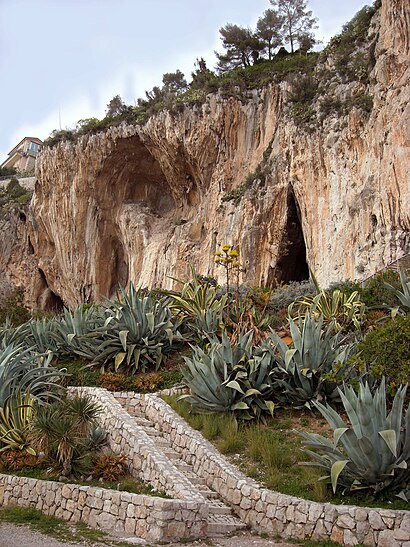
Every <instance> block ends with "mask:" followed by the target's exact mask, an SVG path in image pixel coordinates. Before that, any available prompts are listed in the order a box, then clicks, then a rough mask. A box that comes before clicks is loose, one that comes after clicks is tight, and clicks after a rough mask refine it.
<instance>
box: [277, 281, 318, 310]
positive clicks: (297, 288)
mask: <svg viewBox="0 0 410 547" xmlns="http://www.w3.org/2000/svg"><path fill="white" fill-rule="evenodd" d="M313 294H316V288H315V285H314V283H313V281H312V280H310V279H309V280H306V281H291V282H290V283H289V285H285V286H283V287H278V288H277V289H275V292H274V293H273V294H272V296H271V298H270V302H269V305H268V309H269V311H272V312H278V311H280V310H282V309H284V308H286V309H287V308H288V306H289V304H291V303H292V302H293V301H294V300H296V298H299V297H301V296H309V295H313Z"/></svg>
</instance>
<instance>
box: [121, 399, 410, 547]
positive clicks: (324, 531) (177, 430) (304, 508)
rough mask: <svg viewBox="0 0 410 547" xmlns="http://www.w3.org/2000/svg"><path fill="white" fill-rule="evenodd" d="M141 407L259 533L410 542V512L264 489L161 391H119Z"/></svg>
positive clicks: (383, 546) (398, 546) (401, 546)
mask: <svg viewBox="0 0 410 547" xmlns="http://www.w3.org/2000/svg"><path fill="white" fill-rule="evenodd" d="M115 396H116V397H117V398H119V399H122V400H123V401H124V402H126V403H127V404H128V405H130V407H131V408H132V406H133V405H134V406H136V407H138V406H139V407H141V408H143V409H144V410H145V413H146V416H147V418H149V419H150V420H151V421H153V422H154V423H156V424H158V427H160V428H161V430H162V431H163V433H164V435H165V436H166V437H167V438H168V440H169V441H170V442H171V443H172V444H173V448H174V450H177V451H179V452H180V453H181V455H182V458H183V459H184V460H185V461H186V462H187V463H189V464H191V465H193V466H194V470H195V472H196V473H197V474H198V476H201V477H203V478H204V479H205V480H206V483H207V485H208V486H209V487H210V488H212V489H214V490H215V491H217V492H218V493H219V495H220V496H221V497H222V499H223V500H224V501H225V502H227V503H229V504H230V505H231V506H232V508H233V510H234V511H235V512H236V514H237V515H239V517H240V518H241V519H242V520H243V521H244V522H246V523H247V524H248V525H249V526H251V527H252V528H253V529H254V530H257V531H259V532H268V533H274V534H279V535H280V536H281V537H282V538H292V539H298V538H307V537H310V538H313V539H317V540H321V539H329V538H330V539H332V540H333V541H336V542H338V543H341V544H344V545H347V546H353V545H356V544H358V543H363V544H364V545H374V546H375V545H377V546H378V547H410V512H409V511H392V510H386V509H370V508H365V507H353V506H343V505H333V504H330V503H316V502H311V501H306V500H302V499H300V498H296V497H292V496H287V495H284V494H279V493H276V492H273V491H271V490H268V489H266V488H262V487H260V486H259V484H258V483H257V482H255V481H254V480H252V479H250V478H248V477H246V476H245V475H243V474H242V473H241V472H240V471H239V470H238V469H237V468H236V467H235V466H233V465H231V464H230V463H229V462H228V461H227V460H226V459H225V458H224V457H223V456H222V455H221V454H220V453H219V452H218V451H217V450H216V449H215V448H214V447H213V446H212V445H211V443H209V442H208V441H206V440H205V439H204V438H203V437H202V435H200V433H198V432H197V431H195V430H193V429H192V428H191V427H189V426H188V425H187V423H186V422H185V420H183V419H182V418H181V417H180V416H178V414H176V413H175V412H174V411H173V410H172V409H171V408H170V407H169V406H168V405H167V404H166V403H165V402H164V401H163V400H162V399H160V398H159V397H157V396H155V395H138V394H134V393H116V394H115Z"/></svg>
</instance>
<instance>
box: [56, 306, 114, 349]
mask: <svg viewBox="0 0 410 547" xmlns="http://www.w3.org/2000/svg"><path fill="white" fill-rule="evenodd" d="M101 327H104V316H103V314H102V313H101V311H100V308H99V307H98V306H84V305H83V306H78V307H77V308H75V309H74V310H73V311H71V310H68V309H66V308H65V309H64V312H63V315H62V316H61V317H60V318H59V321H58V322H57V324H56V329H55V334H54V338H55V340H56V343H57V346H58V353H59V354H65V355H71V354H76V355H80V356H82V357H87V358H88V359H89V360H92V359H93V358H94V356H95V354H96V352H97V347H98V345H99V344H100V343H101V339H100V337H101V332H99V331H101Z"/></svg>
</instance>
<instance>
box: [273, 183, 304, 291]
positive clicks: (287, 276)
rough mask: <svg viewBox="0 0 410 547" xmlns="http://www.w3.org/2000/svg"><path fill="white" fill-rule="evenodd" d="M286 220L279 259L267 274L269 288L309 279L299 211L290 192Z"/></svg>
mask: <svg viewBox="0 0 410 547" xmlns="http://www.w3.org/2000/svg"><path fill="white" fill-rule="evenodd" d="M286 206H287V218H286V224H285V226H284V230H283V233H282V239H281V242H280V244H279V253H278V256H279V259H278V261H277V263H276V267H275V268H272V270H271V272H270V273H269V278H270V279H268V283H269V282H270V283H269V285H270V286H272V285H275V284H279V283H289V282H290V281H303V280H305V279H309V267H308V264H307V261H306V245H305V239H304V237H303V230H302V225H301V221H300V210H299V206H298V204H297V201H296V199H295V196H294V194H293V192H292V191H290V192H288V196H287V204H286Z"/></svg>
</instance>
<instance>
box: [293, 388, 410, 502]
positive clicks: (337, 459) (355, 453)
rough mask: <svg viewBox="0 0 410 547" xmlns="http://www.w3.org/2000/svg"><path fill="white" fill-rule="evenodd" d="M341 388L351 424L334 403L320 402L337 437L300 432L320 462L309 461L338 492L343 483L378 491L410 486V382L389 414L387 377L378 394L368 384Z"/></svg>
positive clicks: (341, 394)
mask: <svg viewBox="0 0 410 547" xmlns="http://www.w3.org/2000/svg"><path fill="white" fill-rule="evenodd" d="M338 389H339V393H340V397H341V400H342V403H343V406H344V409H345V412H346V414H347V417H348V420H349V422H347V423H346V422H345V421H344V420H343V419H342V418H341V417H340V416H339V414H338V413H337V412H336V411H335V410H334V409H333V408H331V407H330V406H329V405H326V406H325V405H323V404H321V403H318V402H315V403H314V404H315V406H316V408H317V409H318V410H319V411H320V413H321V414H322V416H323V417H324V418H325V419H326V420H327V422H328V423H329V425H330V426H331V427H332V429H333V439H327V438H326V437H323V436H322V435H318V434H315V433H300V434H301V435H302V437H303V438H304V441H303V445H304V451H305V452H307V453H308V454H309V455H310V456H311V457H312V458H313V460H314V461H313V462H307V463H306V464H304V465H311V466H314V467H318V468H320V469H322V470H324V471H325V475H324V476H323V477H322V479H323V480H326V481H329V482H330V483H331V485H332V488H333V492H336V489H337V488H338V486H340V487H342V488H345V489H348V490H350V491H356V490H370V491H371V492H373V494H375V495H377V494H380V493H382V492H387V491H389V492H396V491H399V490H400V489H401V488H405V487H406V486H407V487H408V484H409V481H410V407H409V408H408V409H407V412H406V413H404V411H403V404H404V398H405V394H406V389H407V386H401V387H400V388H399V390H398V391H397V394H396V396H395V397H394V400H393V405H392V408H391V411H390V412H389V413H388V412H387V406H386V386H385V380H384V378H383V380H382V382H381V384H380V386H379V387H378V388H377V389H376V390H375V392H374V394H372V393H371V390H370V388H369V386H368V384H367V383H363V382H361V383H360V388H359V392H358V393H356V392H355V390H354V389H353V388H352V387H351V386H344V387H343V389H340V388H338Z"/></svg>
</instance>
